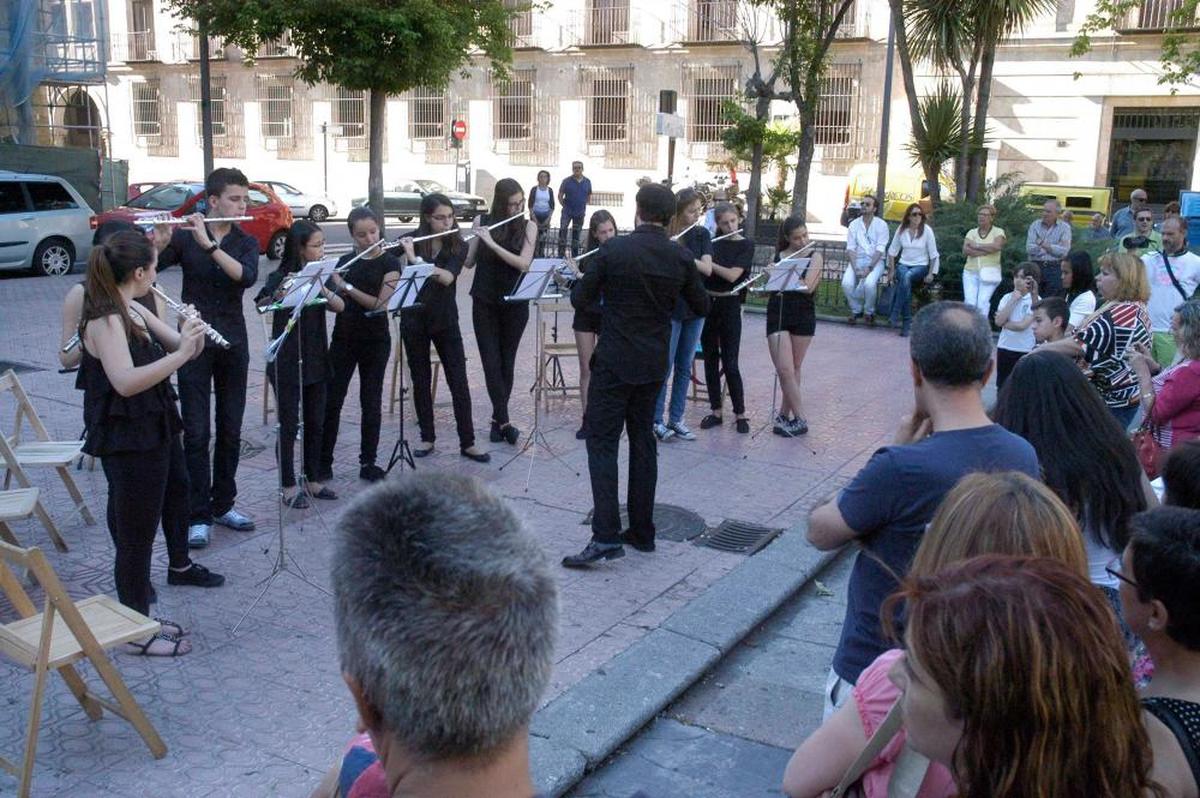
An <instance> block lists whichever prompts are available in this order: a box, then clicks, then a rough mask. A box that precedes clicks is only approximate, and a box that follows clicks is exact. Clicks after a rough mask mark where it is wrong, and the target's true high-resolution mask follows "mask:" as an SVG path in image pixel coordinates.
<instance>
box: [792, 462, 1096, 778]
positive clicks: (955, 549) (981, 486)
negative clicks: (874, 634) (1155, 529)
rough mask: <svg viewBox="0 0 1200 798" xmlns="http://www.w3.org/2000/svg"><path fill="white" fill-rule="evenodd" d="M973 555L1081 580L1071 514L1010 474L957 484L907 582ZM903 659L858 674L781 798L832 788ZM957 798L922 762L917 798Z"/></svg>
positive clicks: (937, 771)
mask: <svg viewBox="0 0 1200 798" xmlns="http://www.w3.org/2000/svg"><path fill="white" fill-rule="evenodd" d="M979 554H1018V555H1020V554H1028V555H1033V556H1037V557H1049V558H1053V559H1056V560H1060V561H1062V562H1063V563H1065V564H1066V565H1067V566H1068V567H1069V568H1070V569H1071V570H1073V571H1075V572H1077V573H1079V574H1081V575H1086V574H1087V556H1086V555H1085V554H1084V551H1083V536H1082V535H1081V534H1080V532H1079V526H1078V524H1077V523H1076V521H1075V518H1074V516H1073V515H1072V514H1071V511H1070V510H1068V509H1067V507H1066V505H1064V504H1063V503H1062V501H1060V500H1059V498H1058V497H1057V496H1055V495H1054V493H1053V492H1052V491H1051V490H1050V489H1049V488H1047V487H1046V486H1045V485H1043V484H1041V483H1040V482H1038V481H1036V480H1034V479H1031V478H1030V477H1027V476H1025V475H1024V474H1020V473H1017V472H1013V471H1010V472H1003V473H998V474H969V475H967V476H965V477H963V478H962V479H961V480H959V482H958V484H957V485H955V486H954V489H953V490H951V491H950V492H949V493H948V494H946V498H945V499H944V500H943V501H942V504H941V506H940V507H939V508H938V512H937V514H936V515H934V517H933V520H932V521H931V522H930V524H929V529H928V530H926V532H925V536H924V537H923V538H922V540H921V545H920V547H919V548H918V549H917V553H916V555H915V556H914V557H913V562H912V565H911V567H910V569H909V575H910V576H918V577H919V576H928V575H931V574H934V573H936V572H938V571H939V570H941V569H942V568H944V567H946V566H947V565H950V564H952V563H956V562H959V561H961V560H965V559H968V558H970V557H974V556H976V555H979ZM902 655H903V652H902V651H901V650H900V649H893V650H891V651H888V652H886V653H884V654H882V655H880V656H879V658H878V659H876V660H875V661H874V662H873V663H871V665H870V666H868V667H867V669H866V670H865V671H863V673H862V675H861V676H860V677H859V679H858V683H857V685H855V687H854V690H853V692H852V693H851V696H850V700H849V701H847V702H846V703H845V705H843V706H842V708H841V709H839V710H838V711H837V712H836V713H834V714H833V716H832V717H830V718H829V720H827V721H826V722H825V723H824V724H823V725H822V726H821V727H820V728H819V729H817V730H816V731H815V732H813V733H812V735H811V736H809V738H808V739H807V740H805V741H804V742H803V743H802V744H801V745H800V747H799V748H798V749H796V752H795V753H794V754H792V758H791V761H789V762H788V765H787V770H786V772H785V773H784V777H783V791H784V792H785V793H786V794H787V795H789V796H791V798H817V796H823V795H825V794H826V792H827V791H829V790H832V789H833V788H834V787H835V786H837V784H838V782H839V781H840V780H841V778H842V775H843V774H844V773H845V772H846V770H847V769H848V768H849V767H850V765H851V763H852V762H853V761H854V760H855V759H856V758H857V757H858V755H859V754H860V753H861V752H862V751H863V749H864V748H866V745H867V741H868V740H869V739H870V738H871V735H872V734H874V733H875V730H876V729H877V728H879V725H880V724H881V723H882V722H883V719H884V717H885V716H886V715H887V713H888V710H890V709H891V708H892V705H893V704H895V703H896V701H897V700H898V699H899V698H900V690H899V689H898V688H897V687H896V685H895V684H893V683H892V682H891V681H890V680H889V679H888V671H889V670H890V669H891V668H892V666H893V665H894V664H895V663H896V661H897V660H898V659H900V657H901V656H902ZM905 739H906V734H905V731H904V729H901V730H900V731H899V732H897V734H896V736H895V737H893V738H892V739H891V741H890V742H889V743H888V744H887V746H885V747H884V749H883V750H882V751H881V752H880V753H879V755H878V756H877V757H876V758H875V761H874V762H873V763H872V764H871V766H870V767H869V768H868V769H867V771H866V772H865V773H864V774H863V776H862V779H861V787H862V791H863V795H865V796H866V798H886V796H887V793H888V782H889V781H890V780H891V777H892V773H893V771H894V770H895V767H896V761H897V758H898V757H899V756H900V753H901V751H902V750H903V748H904V743H905ZM956 794H957V790H956V789H955V786H954V780H953V778H952V777H951V775H950V771H949V770H947V769H946V768H945V767H943V766H942V765H939V764H937V763H929V764H928V768H927V770H926V771H925V778H924V781H922V782H921V789H920V791H919V792H918V793H917V796H918V798H950V796H954V795H956Z"/></svg>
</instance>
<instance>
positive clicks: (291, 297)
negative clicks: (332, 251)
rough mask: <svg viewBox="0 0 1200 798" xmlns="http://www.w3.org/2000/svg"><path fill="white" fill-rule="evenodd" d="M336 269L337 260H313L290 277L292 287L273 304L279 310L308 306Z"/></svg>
mask: <svg viewBox="0 0 1200 798" xmlns="http://www.w3.org/2000/svg"><path fill="white" fill-rule="evenodd" d="M336 269H337V258H326V259H325V260H314V261H312V262H310V263H308V264H306V265H305V266H304V268H303V269H301V270H300V271H299V272H297V273H296V274H295V275H294V276H292V278H291V279H292V287H291V288H290V289H288V292H287V293H286V294H284V295H283V298H282V299H280V300H279V301H278V302H276V303H274V307H276V308H278V309H279V310H286V309H287V308H295V307H296V306H297V305H304V304H308V302H309V301H311V300H312V299H313V298H314V296H316V295H318V294H320V293H321V286H323V285H324V284H325V281H326V280H327V279H329V277H330V276H332V275H333V273H334V271H336Z"/></svg>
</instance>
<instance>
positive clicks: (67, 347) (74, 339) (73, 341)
mask: <svg viewBox="0 0 1200 798" xmlns="http://www.w3.org/2000/svg"><path fill="white" fill-rule="evenodd" d="M77 346H79V333H75V334H74V335H72V336H71V338H70V339H69V340H68V341H67V342H66V343H65V344H63V348H62V351H63V352H64V353H66V352H70V351H71V350H72V349H74V348H75V347H77Z"/></svg>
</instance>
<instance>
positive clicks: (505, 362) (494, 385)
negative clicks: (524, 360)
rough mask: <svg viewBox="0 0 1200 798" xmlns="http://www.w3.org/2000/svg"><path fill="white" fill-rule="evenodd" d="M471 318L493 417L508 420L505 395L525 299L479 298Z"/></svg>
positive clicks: (525, 313) (526, 307)
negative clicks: (520, 300) (522, 300)
mask: <svg viewBox="0 0 1200 798" xmlns="http://www.w3.org/2000/svg"><path fill="white" fill-rule="evenodd" d="M471 322H472V324H474V325H475V343H477V344H478V345H479V362H480V363H481V364H482V365H483V380H484V382H485V383H486V384H487V392H488V399H490V400H491V402H492V421H495V422H496V423H497V424H500V425H504V424H507V423H508V420H509V419H508V398H509V397H510V396H511V395H512V388H513V369H514V368H515V367H516V363H517V349H519V348H520V346H521V336H522V335H524V334H525V325H526V324H528V323H529V303H528V302H501V303H492V302H480V301H479V300H478V299H476V300H475V301H474V302H473V303H472V306H471Z"/></svg>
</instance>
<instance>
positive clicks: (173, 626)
mask: <svg viewBox="0 0 1200 798" xmlns="http://www.w3.org/2000/svg"><path fill="white" fill-rule="evenodd" d="M154 620H156V621H158V623H159V625H160V626H162V634H165V635H170V636H171V637H187V636H188V635H190V634H191V633H192V630H191V629H184V628H183V625H182V624H178V623H175V621H171V620H168V619H166V618H159V617H155V619H154Z"/></svg>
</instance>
